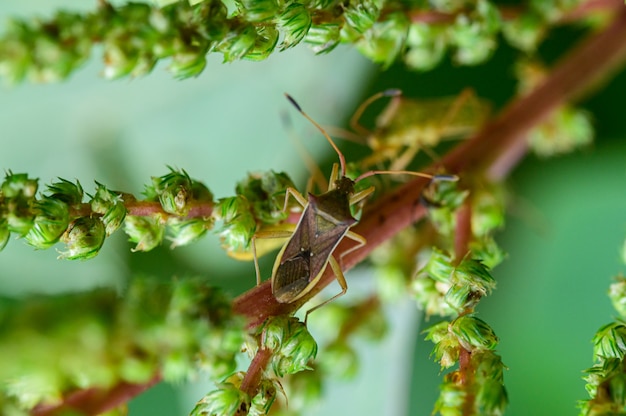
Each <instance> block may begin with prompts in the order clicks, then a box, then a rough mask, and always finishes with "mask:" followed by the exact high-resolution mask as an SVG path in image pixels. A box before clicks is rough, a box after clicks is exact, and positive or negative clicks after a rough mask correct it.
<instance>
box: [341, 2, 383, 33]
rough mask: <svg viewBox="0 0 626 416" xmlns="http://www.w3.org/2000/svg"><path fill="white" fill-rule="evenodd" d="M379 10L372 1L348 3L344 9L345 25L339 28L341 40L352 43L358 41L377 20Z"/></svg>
mask: <svg viewBox="0 0 626 416" xmlns="http://www.w3.org/2000/svg"><path fill="white" fill-rule="evenodd" d="M379 15H380V9H379V8H378V6H377V4H376V2H375V1H373V0H364V1H360V2H356V4H355V3H352V2H351V3H350V4H349V5H348V6H347V7H345V9H344V12H343V18H344V21H345V25H344V26H343V27H342V28H341V39H342V41H344V42H348V43H352V42H355V41H356V40H357V39H359V38H360V37H361V36H362V35H363V34H364V33H365V32H366V31H367V30H369V29H370V28H371V27H372V26H374V23H376V21H377V20H378V16H379Z"/></svg>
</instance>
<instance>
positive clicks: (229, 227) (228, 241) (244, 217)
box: [215, 196, 256, 251]
mask: <svg viewBox="0 0 626 416" xmlns="http://www.w3.org/2000/svg"><path fill="white" fill-rule="evenodd" d="M250 209H251V207H250V203H249V202H248V200H247V199H246V198H245V197H243V196H235V197H230V198H224V199H220V200H219V201H218V202H217V206H216V210H215V215H216V217H217V218H218V219H222V221H223V226H222V231H220V240H221V241H222V247H224V248H226V249H229V250H233V251H238V250H241V249H244V250H245V249H247V248H248V247H250V242H251V240H252V237H253V236H254V233H255V232H256V221H255V220H254V216H253V215H252V213H251V212H250Z"/></svg>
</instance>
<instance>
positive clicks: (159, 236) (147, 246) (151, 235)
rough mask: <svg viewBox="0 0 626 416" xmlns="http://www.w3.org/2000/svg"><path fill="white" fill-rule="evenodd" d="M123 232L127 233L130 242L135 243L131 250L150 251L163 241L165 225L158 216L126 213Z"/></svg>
mask: <svg viewBox="0 0 626 416" xmlns="http://www.w3.org/2000/svg"><path fill="white" fill-rule="evenodd" d="M124 232H125V233H126V234H128V237H129V241H130V242H132V243H137V246H135V248H134V249H132V251H150V250H152V249H153V248H155V247H156V246H158V245H159V244H161V242H162V241H163V235H164V233H165V226H164V225H163V224H162V221H161V218H160V216H154V217H139V216H135V215H128V216H127V217H126V221H124Z"/></svg>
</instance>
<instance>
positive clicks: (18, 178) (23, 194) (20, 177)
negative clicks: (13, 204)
mask: <svg viewBox="0 0 626 416" xmlns="http://www.w3.org/2000/svg"><path fill="white" fill-rule="evenodd" d="M37 182H38V179H29V178H28V174H26V173H16V174H14V173H12V172H11V171H9V172H8V173H7V174H6V176H5V178H4V182H2V187H1V188H0V195H2V196H4V197H5V198H18V197H19V198H25V199H32V198H34V197H35V194H36V193H37V186H38V185H37Z"/></svg>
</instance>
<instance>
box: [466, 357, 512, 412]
mask: <svg viewBox="0 0 626 416" xmlns="http://www.w3.org/2000/svg"><path fill="white" fill-rule="evenodd" d="M472 364H473V366H474V368H475V369H476V370H475V371H474V374H475V380H474V383H475V386H476V390H477V391H476V401H475V403H474V407H475V408H476V414H480V415H501V414H504V410H505V408H506V405H507V402H508V397H507V393H506V389H505V388H504V375H503V370H504V365H503V364H502V359H501V358H500V356H499V355H498V354H496V353H494V352H493V351H488V350H481V351H476V352H474V353H472Z"/></svg>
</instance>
